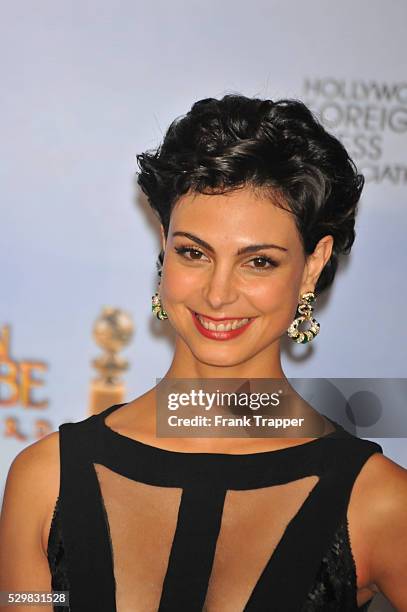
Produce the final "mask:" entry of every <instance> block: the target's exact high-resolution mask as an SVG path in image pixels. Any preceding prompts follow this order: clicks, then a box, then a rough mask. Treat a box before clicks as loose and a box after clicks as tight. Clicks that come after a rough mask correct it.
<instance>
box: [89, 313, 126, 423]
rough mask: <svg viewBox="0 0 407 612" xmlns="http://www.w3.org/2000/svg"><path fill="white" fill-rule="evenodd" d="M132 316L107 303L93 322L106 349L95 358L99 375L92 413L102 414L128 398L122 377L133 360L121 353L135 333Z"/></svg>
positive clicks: (94, 384) (95, 336)
mask: <svg viewBox="0 0 407 612" xmlns="http://www.w3.org/2000/svg"><path fill="white" fill-rule="evenodd" d="M133 333H134V324H133V320H132V318H131V316H130V315H129V314H128V313H126V312H125V311H123V310H121V309H120V308H114V307H113V306H104V307H103V309H102V313H101V314H100V315H99V317H98V318H97V319H96V321H95V323H94V326H93V332H92V334H93V339H94V340H95V342H96V344H97V345H98V346H99V347H100V348H102V349H103V350H104V353H103V354H102V355H100V356H99V357H96V358H95V359H93V360H92V365H93V367H94V368H95V369H96V370H97V371H98V373H99V376H98V377H97V378H94V379H93V380H92V381H91V389H90V402H89V411H88V412H89V414H90V415H92V414H98V413H99V412H101V411H102V410H104V409H105V408H107V407H108V406H112V405H113V404H120V403H122V402H124V401H125V399H124V398H125V384H124V382H123V380H122V379H121V375H122V374H123V372H125V371H126V370H128V368H129V362H128V361H127V359H125V358H124V357H121V356H120V355H119V354H118V353H119V351H121V350H123V348H124V347H125V346H127V345H128V344H129V342H130V340H131V339H132V337H133Z"/></svg>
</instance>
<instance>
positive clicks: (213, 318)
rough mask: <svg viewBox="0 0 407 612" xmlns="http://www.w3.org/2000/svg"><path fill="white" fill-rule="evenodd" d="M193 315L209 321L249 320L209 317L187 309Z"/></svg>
mask: <svg viewBox="0 0 407 612" xmlns="http://www.w3.org/2000/svg"><path fill="white" fill-rule="evenodd" d="M189 310H190V312H192V314H193V315H196V314H198V315H199V316H201V317H204V319H210V320H211V321H241V320H242V319H250V317H209V316H208V315H205V314H203V313H202V312H196V311H194V310H191V309H189Z"/></svg>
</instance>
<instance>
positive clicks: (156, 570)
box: [93, 463, 182, 612]
mask: <svg viewBox="0 0 407 612" xmlns="http://www.w3.org/2000/svg"><path fill="white" fill-rule="evenodd" d="M93 465H94V468H95V471H96V474H97V477H98V480H99V484H100V489H101V493H102V498H103V502H104V506H105V509H106V515H107V520H108V528H109V530H110V539H111V546H112V551H113V569H114V577H115V581H116V607H117V612H136V611H137V612H153V611H155V610H157V609H158V607H159V603H160V597H161V592H162V586H163V580H164V576H165V573H166V570H167V565H168V559H169V554H170V550H171V545H172V542H173V539H174V532H175V528H176V525H177V516H178V510H179V505H180V500H181V494H182V489H180V488H170V487H160V486H155V485H149V484H145V483H142V482H137V481H134V480H131V479H128V478H126V477H125V476H122V475H121V474H117V473H116V472H113V471H112V470H110V469H109V468H107V467H105V466H104V465H101V464H96V463H94V464H93Z"/></svg>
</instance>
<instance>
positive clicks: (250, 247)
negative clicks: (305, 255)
mask: <svg viewBox="0 0 407 612" xmlns="http://www.w3.org/2000/svg"><path fill="white" fill-rule="evenodd" d="M172 236H185V237H186V238H189V239H190V240H193V241H194V242H197V243H198V244H200V245H201V246H202V247H204V248H205V249H207V250H208V251H209V252H211V253H214V252H215V249H214V248H213V247H212V246H211V245H210V244H208V243H207V242H205V240H202V238H198V236H195V235H194V234H190V233H189V232H173V233H172ZM261 249H278V250H279V251H288V249H286V248H285V247H282V246H280V245H279V244H272V243H271V244H250V245H248V246H245V247H241V248H240V249H238V250H237V252H236V255H243V254H245V253H255V252H256V251H260V250H261Z"/></svg>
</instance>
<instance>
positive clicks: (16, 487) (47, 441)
mask: <svg viewBox="0 0 407 612" xmlns="http://www.w3.org/2000/svg"><path fill="white" fill-rule="evenodd" d="M59 465H60V461H59V432H58V431H57V432H52V433H50V434H48V435H47V436H44V437H43V438H41V439H40V440H38V441H36V442H34V443H33V444H30V445H29V446H27V447H26V448H24V449H23V450H22V451H20V452H19V453H18V454H17V455H16V457H15V458H14V460H13V461H12V463H11V465H10V468H9V471H8V474H7V479H6V486H5V489H4V496H3V504H2V510H1V517H0V567H1V572H0V582H2V584H1V585H0V586H7V588H9V587H10V588H11V587H13V588H18V587H20V586H21V584H22V582H21V581H24V585H31V586H30V587H29V588H32V589H34V590H35V589H37V588H38V589H40V588H42V586H43V585H44V588H45V587H46V585H47V584H48V582H49V572H48V568H47V562H46V561H47V559H46V554H45V552H46V551H45V550H44V533H45V532H44V527H45V524H46V523H47V522H48V520H49V515H50V511H51V508H52V505H53V503H55V500H56V497H57V496H58V491H59V480H60V468H59ZM28 568H30V569H28ZM3 582H4V584H3ZM29 588H28V586H27V588H26V590H29Z"/></svg>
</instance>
